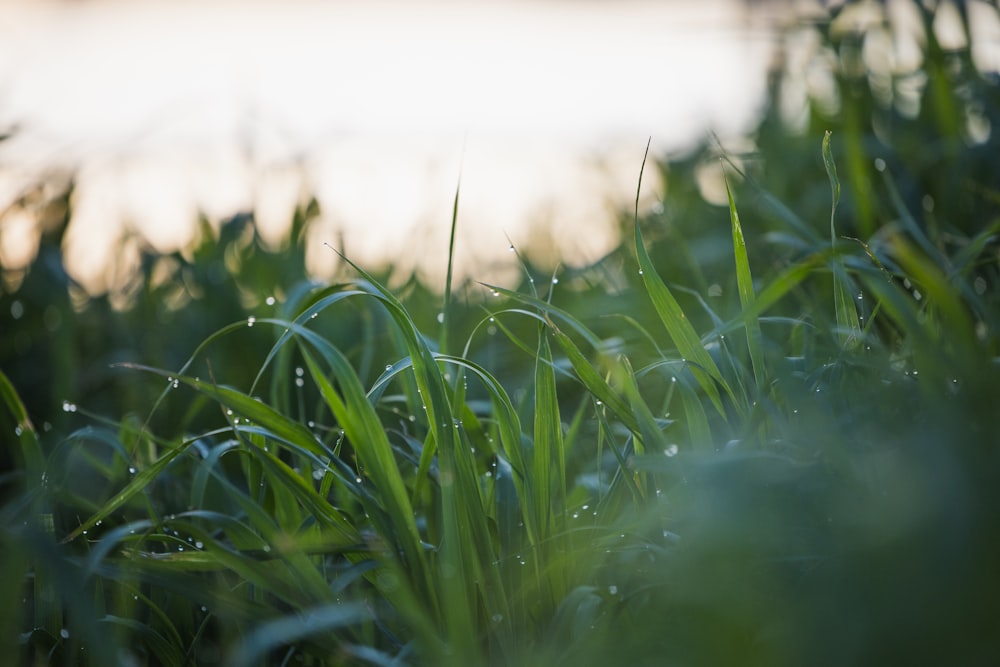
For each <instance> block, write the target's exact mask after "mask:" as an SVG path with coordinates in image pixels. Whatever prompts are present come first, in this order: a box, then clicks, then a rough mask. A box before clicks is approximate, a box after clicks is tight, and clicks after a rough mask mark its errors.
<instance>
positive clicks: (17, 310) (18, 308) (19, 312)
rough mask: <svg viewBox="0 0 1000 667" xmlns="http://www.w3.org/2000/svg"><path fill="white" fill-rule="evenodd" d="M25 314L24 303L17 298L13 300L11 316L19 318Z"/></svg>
mask: <svg viewBox="0 0 1000 667" xmlns="http://www.w3.org/2000/svg"><path fill="white" fill-rule="evenodd" d="M23 315H24V304H22V303H21V302H20V301H17V300H15V301H13V302H11V304H10V316H11V317H13V318H14V319H15V320H19V319H21V316H23Z"/></svg>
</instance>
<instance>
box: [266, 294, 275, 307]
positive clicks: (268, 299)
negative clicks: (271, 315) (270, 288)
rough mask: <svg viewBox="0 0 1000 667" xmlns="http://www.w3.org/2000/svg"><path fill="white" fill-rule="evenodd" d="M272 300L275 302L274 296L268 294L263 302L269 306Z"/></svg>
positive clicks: (272, 303)
mask: <svg viewBox="0 0 1000 667" xmlns="http://www.w3.org/2000/svg"><path fill="white" fill-rule="evenodd" d="M274 302H275V298H274V297H273V296H269V297H267V298H266V299H264V303H266V304H267V305H269V306H273V305H274Z"/></svg>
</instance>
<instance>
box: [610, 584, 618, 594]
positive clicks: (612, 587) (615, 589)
mask: <svg viewBox="0 0 1000 667" xmlns="http://www.w3.org/2000/svg"><path fill="white" fill-rule="evenodd" d="M608 593H610V594H611V595H618V587H617V586H615V585H614V584H611V585H610V586H608Z"/></svg>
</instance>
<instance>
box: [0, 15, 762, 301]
mask: <svg viewBox="0 0 1000 667" xmlns="http://www.w3.org/2000/svg"><path fill="white" fill-rule="evenodd" d="M749 11H750V10H749V9H748V6H747V5H744V4H743V3H741V2H734V1H732V0H705V1H703V2H700V3H698V4H696V5H693V6H692V5H690V4H688V3H684V4H681V3H679V2H678V3H664V2H648V1H638V0H623V1H619V2H614V3H599V2H533V3H526V2H516V1H512V0H507V1H502V0H493V1H490V2H479V3H474V4H473V3H463V4H459V3H456V2H450V3H449V2H427V3H413V2H411V3H407V4H402V3H399V2H388V1H379V2H374V3H372V2H369V3H365V4H358V3H349V2H343V1H341V2H332V3H320V2H316V1H315V0H296V1H294V2H284V3H276V2H267V1H265V0H255V1H254V2H250V3H247V2H241V3H234V2H232V1H227V0H212V1H209V2H201V3H193V2H183V1H181V2H178V1H175V2H164V1H163V0H147V1H146V2H122V1H120V0H113V1H112V0H102V1H98V2H79V3H72V4H70V3H64V2H38V1H35V0H33V1H32V2H13V3H8V5H7V8H6V9H5V13H6V15H7V18H6V20H5V21H4V22H3V23H2V24H0V129H3V128H4V127H6V126H9V125H14V124H16V125H17V126H18V131H17V133H16V134H15V136H14V138H13V139H11V140H9V141H7V142H5V143H3V144H0V211H3V210H6V209H7V207H8V206H9V204H10V203H11V202H12V201H14V200H15V199H16V197H17V196H19V194H20V193H21V192H23V189H24V188H25V187H27V186H28V185H29V184H30V183H31V182H32V181H33V180H34V179H37V178H38V176H39V175H40V174H43V173H46V172H47V171H49V170H53V169H59V168H64V169H74V170H75V171H76V190H75V192H74V202H73V210H74V215H73V219H72V221H71V224H70V229H69V231H68V233H67V238H66V246H67V247H66V248H65V250H66V255H67V264H68V267H69V270H70V272H71V275H73V277H74V278H76V279H77V280H79V281H80V282H81V283H82V284H83V285H84V286H85V287H87V288H88V289H89V290H91V291H95V292H98V291H101V290H103V289H105V288H107V287H109V286H114V285H113V283H114V280H113V279H112V278H111V277H110V275H111V272H110V271H109V266H110V265H113V264H114V262H115V261H118V262H123V261H124V262H127V257H126V258H125V259H122V256H121V255H120V254H119V255H115V254H114V253H115V251H114V249H113V248H114V241H115V239H117V238H118V237H119V236H120V235H121V233H122V231H123V229H126V228H129V229H132V230H135V231H138V232H140V233H141V234H142V235H144V236H145V237H146V238H147V239H148V240H149V242H150V243H151V244H152V245H153V246H154V247H156V248H158V249H160V250H171V249H173V248H176V247H178V246H179V245H181V244H183V243H184V242H186V241H187V240H188V239H189V238H190V235H191V233H192V232H193V229H194V223H195V215H196V213H197V212H198V211H199V210H200V211H203V212H205V213H206V214H207V215H208V216H209V217H210V218H213V219H215V220H218V219H219V218H223V217H227V216H228V215H231V214H233V213H236V212H239V211H242V210H248V209H250V208H254V209H255V211H256V214H257V217H258V221H259V224H260V226H261V228H262V232H263V233H264V235H265V236H266V237H267V238H269V239H272V240H276V239H277V238H279V237H280V235H281V233H282V232H283V231H284V230H285V229H287V224H288V221H289V219H290V215H291V210H292V207H293V206H294V204H295V202H296V201H299V200H300V199H301V198H302V197H303V196H304V195H306V194H313V195H315V196H316V197H317V199H318V200H319V202H320V205H321V209H322V211H323V217H322V219H321V220H320V221H318V224H317V225H316V226H315V228H314V229H313V230H312V232H313V233H312V237H313V242H312V243H311V245H310V251H309V263H310V269H311V270H312V271H313V272H314V273H316V274H319V275H322V274H324V273H329V271H330V270H332V268H333V267H334V266H335V264H336V262H335V261H334V258H333V257H331V254H330V253H329V251H326V252H323V251H321V250H319V248H321V244H320V243H317V242H315V241H321V240H325V241H330V242H331V243H334V242H336V241H337V239H338V238H340V236H341V234H342V235H343V238H344V241H345V247H346V250H347V251H348V252H349V253H350V254H351V256H352V257H353V258H356V259H358V260H359V261H361V262H362V263H369V264H377V263H382V262H386V261H392V262H394V263H396V264H397V265H399V266H400V267H401V268H409V267H418V268H419V269H420V270H421V271H422V272H423V273H424V275H425V276H427V277H428V278H429V279H432V280H437V279H439V277H440V275H441V270H442V267H443V262H444V259H445V257H446V253H447V241H446V239H447V232H448V223H449V221H450V212H451V200H452V197H453V195H454V190H455V187H456V184H457V182H458V179H459V174H460V173H461V183H462V185H461V187H462V192H461V204H460V209H459V238H458V249H457V255H458V259H459V261H460V263H461V265H462V266H460V270H461V271H462V272H463V274H465V275H469V274H470V273H471V274H473V275H475V276H476V277H477V278H481V279H492V278H493V276H494V275H495V273H490V271H492V269H490V265H491V264H496V263H498V262H504V261H506V262H507V264H508V265H509V258H508V257H506V256H505V255H504V252H505V251H506V249H507V240H506V237H507V236H509V237H510V238H511V239H512V240H513V241H514V243H515V244H518V245H519V246H522V247H526V246H528V245H529V240H530V241H531V243H532V244H536V245H537V244H538V243H539V234H540V232H539V230H540V229H542V227H541V226H540V225H541V223H543V222H544V223H545V224H547V225H548V226H549V231H548V232H547V233H548V234H549V235H550V236H551V237H552V238H554V239H558V241H557V242H556V243H557V244H558V246H559V247H558V253H557V254H558V255H559V256H560V257H561V258H562V259H564V260H566V261H587V260H592V259H595V258H596V257H599V256H600V255H601V254H603V253H604V252H606V251H607V250H608V249H609V248H610V247H611V246H613V245H614V243H615V241H616V239H615V238H613V234H612V229H611V224H610V222H611V212H612V211H613V210H614V207H616V206H623V205H626V204H627V202H628V201H629V200H630V199H631V197H634V193H635V180H636V177H637V175H638V167H639V163H640V161H641V158H642V151H643V149H644V147H645V143H646V139H647V137H650V136H652V138H653V139H652V140H653V149H654V152H655V153H656V154H661V155H662V154H663V153H665V152H667V151H676V150H680V149H683V148H685V147H688V146H691V145H692V144H693V142H694V141H696V140H698V139H699V138H700V137H702V136H704V134H705V133H706V132H708V131H710V130H715V131H718V132H719V133H720V135H722V136H723V137H735V136H739V135H740V134H741V133H743V132H745V131H746V130H748V129H749V128H750V127H751V126H752V123H753V121H754V119H755V118H756V116H757V114H758V113H759V110H760V106H761V104H762V102H763V94H764V82H765V70H766V65H767V63H768V61H769V58H770V54H771V51H770V47H771V45H770V42H769V35H768V33H767V31H766V30H765V28H764V26H765V25H766V19H765V17H762V16H759V15H757V16H753V17H751V16H750V15H749V14H748V12H749ZM751 18H752V19H753V20H752V21H751ZM658 187H659V186H658V185H657V184H656V183H654V182H650V187H649V188H645V187H644V190H646V191H648V193H650V194H649V196H650V198H653V197H655V195H656V192H657V189H658ZM32 234H33V233H32V231H31V225H30V224H29V221H28V220H26V219H18V218H17V216H7V219H6V220H5V221H4V226H3V229H2V230H0V262H2V263H3V265H4V266H5V267H10V266H16V265H17V263H18V262H19V261H20V262H23V261H24V258H25V257H27V256H28V255H29V254H30V249H31V247H32V242H33V236H32ZM545 234H546V232H541V238H542V239H544V237H545ZM34 243H37V239H35V240H34ZM541 245H544V243H542V244H541ZM124 254H125V255H127V253H124Z"/></svg>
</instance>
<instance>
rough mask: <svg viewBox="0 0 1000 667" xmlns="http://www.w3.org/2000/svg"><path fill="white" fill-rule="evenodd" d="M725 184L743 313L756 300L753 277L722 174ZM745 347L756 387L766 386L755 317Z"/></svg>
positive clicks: (738, 218) (732, 204)
mask: <svg viewBox="0 0 1000 667" xmlns="http://www.w3.org/2000/svg"><path fill="white" fill-rule="evenodd" d="M723 179H725V182H726V196H727V197H728V199H729V219H730V221H731V222H732V227H733V254H734V256H735V258H736V285H737V288H738V290H739V293H740V305H741V306H743V310H744V311H752V309H753V306H754V302H755V301H756V300H757V296H756V293H755V292H754V287H753V275H752V274H751V273H750V258H749V257H748V256H747V244H746V239H744V237H743V227H742V226H741V225H740V216H739V213H737V211H736V202H735V200H734V199H733V191H732V189H730V187H729V179H728V178H726V177H725V174H723ZM746 333H747V347H748V348H749V349H750V363H751V365H752V366H753V375H754V379H755V380H756V381H757V386H758V387H764V386H766V384H767V370H766V368H765V367H764V350H763V349H762V347H761V333H760V320H759V319H758V318H757V316H756V315H750V316H748V319H747V322H746Z"/></svg>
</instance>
